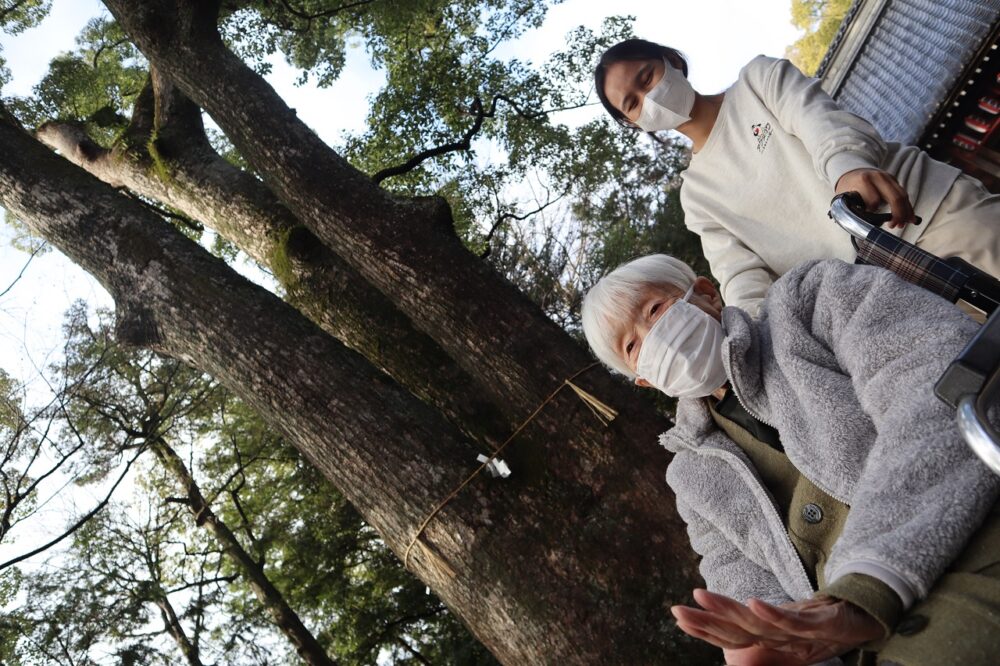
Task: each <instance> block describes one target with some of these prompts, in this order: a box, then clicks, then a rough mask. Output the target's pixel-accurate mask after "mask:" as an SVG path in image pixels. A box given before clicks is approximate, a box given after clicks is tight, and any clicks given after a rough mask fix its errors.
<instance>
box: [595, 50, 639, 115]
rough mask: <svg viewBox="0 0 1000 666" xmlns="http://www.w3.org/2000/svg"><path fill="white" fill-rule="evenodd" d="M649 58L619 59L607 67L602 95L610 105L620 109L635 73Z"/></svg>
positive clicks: (633, 80)
mask: <svg viewBox="0 0 1000 666" xmlns="http://www.w3.org/2000/svg"><path fill="white" fill-rule="evenodd" d="M647 62H649V60H619V61H618V62H615V63H612V64H610V65H608V67H607V70H606V71H607V74H606V75H605V78H604V95H605V96H606V97H607V98H608V101H609V102H611V104H612V106H614V107H615V108H616V109H618V110H621V108H622V103H623V102H624V101H625V95H627V94H628V93H629V90H630V89H631V87H632V84H633V83H634V82H635V75H636V73H637V72H638V71H639V68H641V67H642V66H643V65H644V64H646V63H647Z"/></svg>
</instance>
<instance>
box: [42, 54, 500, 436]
mask: <svg viewBox="0 0 1000 666" xmlns="http://www.w3.org/2000/svg"><path fill="white" fill-rule="evenodd" d="M154 104H155V115H154ZM36 135H37V136H38V138H39V139H40V140H41V141H43V142H44V143H46V144H47V145H49V146H50V147H52V148H54V149H56V150H58V151H59V153H60V154H61V155H63V156H64V157H66V158H67V159H69V160H70V161H71V162H73V163H74V164H77V165H79V166H81V167H83V168H85V169H86V170H87V171H89V172H90V173H92V174H94V175H95V176H97V177H98V178H100V179H101V180H103V181H104V182H106V183H108V184H109V185H112V186H113V187H125V188H127V189H129V190H130V191H132V192H135V193H136V194H139V195H141V196H143V197H146V198H148V199H152V200H156V201H159V202H162V203H163V204H165V205H167V206H169V207H170V208H173V209H176V210H178V211H180V212H182V213H183V214H184V215H186V216H187V217H189V218H192V219H196V220H199V221H202V222H204V223H205V224H207V225H208V226H209V227H211V228H212V229H214V230H215V231H216V232H218V233H219V234H220V235H222V236H223V237H224V238H226V239H228V240H229V241H231V242H233V243H234V244H236V245H237V246H238V247H239V248H240V249H241V250H243V251H244V252H246V253H247V255H249V256H250V257H251V258H252V259H254V260H255V261H257V262H258V263H259V264H261V265H263V266H267V267H268V268H269V269H270V270H271V272H272V273H273V274H274V276H275V277H276V279H277V280H278V282H279V283H280V284H281V286H282V287H283V288H284V289H285V292H286V296H287V300H288V302H289V303H291V304H292V305H294V306H295V307H296V308H297V309H298V310H300V311H301V312H302V313H303V314H305V315H306V316H307V317H309V318H310V319H312V320H313V321H314V322H316V323H317V324H319V325H320V327H322V328H323V330H325V331H327V332H328V333H330V334H331V335H333V336H334V337H336V338H338V339H339V340H341V341H343V342H344V343H345V344H347V345H348V346H349V347H351V348H352V349H354V350H355V351H357V352H359V353H361V354H362V355H364V356H365V357H366V358H368V359H369V360H370V361H371V362H372V363H373V364H374V365H376V366H377V367H379V368H381V369H383V370H385V371H386V372H387V373H388V374H389V375H390V376H391V377H392V378H393V379H395V380H396V381H397V382H398V383H400V384H401V385H403V386H405V387H406V388H408V389H409V390H410V391H412V392H413V394H414V395H416V396H417V397H419V398H420V399H421V400H423V401H424V402H427V403H428V404H430V405H432V406H434V407H435V408H436V409H437V410H438V411H440V412H441V413H442V414H444V416H445V417H446V418H448V419H449V420H450V421H451V422H452V423H454V424H456V425H457V426H458V427H459V428H461V429H462V430H463V431H464V432H466V433H468V434H470V435H471V436H473V437H474V438H476V439H478V440H480V441H483V442H486V443H488V444H492V445H496V444H499V440H500V438H501V436H502V435H503V434H504V433H505V432H509V430H510V428H511V424H510V423H509V422H508V421H507V419H505V418H504V417H503V414H501V413H500V411H499V410H498V409H497V408H496V407H495V406H493V404H492V403H490V402H489V401H488V400H486V399H485V397H484V394H485V391H484V387H483V386H482V384H481V383H480V382H479V381H478V380H476V379H475V378H474V377H472V376H471V375H469V373H467V372H465V370H463V369H462V368H461V367H459V366H458V364H457V363H455V362H454V361H453V360H452V359H451V358H450V357H449V356H448V355H447V354H445V353H444V351H443V350H442V349H441V348H440V347H439V346H438V345H437V343H435V342H434V341H433V340H432V339H431V338H430V337H429V336H427V335H425V334H424V333H421V332H420V331H417V330H415V329H414V327H413V324H412V323H411V322H410V320H409V318H408V317H406V316H405V315H404V314H403V313H401V312H400V311H399V310H398V309H396V307H395V305H393V304H392V302H391V301H389V300H388V299H387V298H386V297H385V296H384V295H383V294H382V293H381V292H380V291H378V290H377V289H375V288H374V287H372V286H371V285H369V284H368V283H367V282H365V280H364V279H363V278H362V277H360V276H359V275H358V274H357V272H356V271H355V270H354V269H353V268H351V267H350V265H348V264H347V263H346V262H345V261H343V260H342V259H341V258H340V257H338V256H337V255H336V254H335V253H334V252H332V251H331V250H330V249H329V248H328V247H326V246H325V245H324V244H323V243H322V242H321V241H320V240H319V239H318V238H316V236H315V235H313V234H312V233H311V232H310V231H308V230H307V229H306V228H305V227H303V226H302V224H301V223H300V222H299V221H298V220H297V219H296V218H295V216H294V215H292V214H291V213H290V212H289V211H288V209H287V208H285V207H284V206H283V205H282V204H281V203H280V202H279V201H278V200H277V198H276V197H275V196H274V195H273V194H272V193H271V191H270V190H268V189H267V187H266V186H265V185H264V184H263V183H261V182H260V180H259V179H257V178H256V177H254V176H253V175H252V174H249V173H246V172H244V171H242V170H240V169H238V168H236V167H235V166H233V165H231V164H230V163H228V162H227V161H226V160H225V159H223V158H222V157H221V156H220V155H219V154H218V153H217V152H216V151H215V150H214V149H213V148H212V146H211V145H210V144H209V142H208V139H207V137H206V135H205V130H204V126H203V124H202V121H201V109H199V108H198V107H197V106H196V105H194V104H193V103H191V102H190V101H189V100H188V99H187V98H185V97H184V96H183V95H182V94H181V93H180V91H178V90H177V89H176V88H174V86H173V85H171V84H170V82H169V81H168V80H167V79H165V78H164V77H162V76H160V75H159V73H158V72H156V70H155V69H153V71H152V79H151V81H150V82H149V83H148V85H147V87H146V88H145V89H144V90H143V93H142V94H141V95H140V98H139V101H138V102H137V103H136V105H135V108H134V110H133V117H132V122H131V123H130V126H129V129H128V131H127V132H126V133H125V135H124V137H123V139H122V140H121V141H119V142H118V144H116V146H115V147H114V148H113V149H111V150H109V149H106V148H103V147H102V146H99V145H97V144H96V143H95V142H94V141H93V140H92V139H91V138H90V137H89V136H88V135H87V134H86V132H85V130H84V129H83V128H82V127H80V126H78V125H74V124H68V123H57V122H51V123H46V124H44V125H42V126H41V127H39V128H38V130H37V132H36Z"/></svg>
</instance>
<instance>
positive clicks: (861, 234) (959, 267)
mask: <svg viewBox="0 0 1000 666" xmlns="http://www.w3.org/2000/svg"><path fill="white" fill-rule="evenodd" d="M829 215H830V217H831V218H832V219H833V221H834V222H836V223H837V224H838V225H839V226H840V227H841V228H842V229H844V230H845V231H847V233H849V234H850V235H851V242H852V243H853V244H854V249H855V250H856V251H857V254H858V259H857V263H861V264H870V265H874V266H881V267H882V268H886V269H888V270H891V271H892V272H894V273H896V274H897V275H899V276H900V277H901V278H903V279H904V280H906V281H907V282H911V283H913V284H916V285H918V286H921V287H924V288H925V289H928V290H930V291H933V292H934V293H936V294H938V295H939V296H941V297H942V298H945V299H947V300H949V301H951V302H952V303H957V302H958V301H959V300H962V301H965V302H966V303H968V304H969V305H971V306H973V307H975V308H978V309H979V310H981V311H982V312H983V313H984V314H985V315H986V317H987V319H986V321H985V323H984V324H983V325H982V327H981V328H980V329H979V332H978V333H977V334H976V335H975V336H974V337H973V338H972V340H970V341H969V343H968V344H967V345H966V347H965V349H963V350H962V352H961V353H960V354H959V355H958V356H957V357H955V359H954V360H953V361H952V362H951V364H950V365H949V366H948V368H947V369H946V370H945V372H944V374H942V375H941V377H940V379H938V381H937V383H936V384H935V386H934V393H935V395H937V397H938V398H939V399H941V400H942V401H943V402H945V403H946V404H948V405H949V406H951V407H952V408H954V409H955V410H956V421H957V424H958V429H959V431H960V432H961V433H962V437H963V438H964V439H965V441H966V442H967V443H968V445H969V446H970V447H971V448H972V450H973V451H974V452H975V453H976V455H977V456H979V458H980V459H981V460H982V461H983V463H985V464H986V465H987V466H988V467H989V468H990V469H992V470H993V471H994V472H995V473H996V474H998V475H1000V433H998V432H997V430H996V429H995V428H994V427H993V426H992V424H991V423H990V422H989V420H988V419H987V412H988V411H989V408H990V407H991V406H995V405H997V403H998V399H1000V314H998V313H997V311H998V305H1000V281H998V280H997V279H996V278H994V277H993V276H991V275H989V274H988V273H985V272H984V271H981V270H980V269H978V268H976V267H975V266H973V265H971V264H969V263H968V262H966V261H964V260H962V259H959V258H958V257H949V258H947V259H941V258H939V257H937V256H935V255H933V254H931V253H929V252H926V251H924V250H921V249H920V248H918V247H917V246H915V245H913V244H912V243H908V242H906V241H904V240H902V239H901V238H898V237H896V236H894V235H893V234H891V233H889V232H888V231H885V230H884V229H882V228H881V225H882V223H883V222H886V221H887V220H888V219H889V218H890V217H891V215H889V214H887V213H870V212H867V211H865V207H864V201H863V200H862V199H861V197H860V196H859V195H858V194H857V193H855V192H846V193H844V194H839V195H837V196H836V197H834V198H833V201H831V202H830V213H829ZM998 224H1000V220H998Z"/></svg>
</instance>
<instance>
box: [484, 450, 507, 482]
mask: <svg viewBox="0 0 1000 666" xmlns="http://www.w3.org/2000/svg"><path fill="white" fill-rule="evenodd" d="M476 460H477V461H479V462H481V463H484V462H486V461H489V464H488V465H487V466H486V470H487V471H488V472H489V473H490V476H492V477H493V478H494V479H495V478H497V477H500V478H501V479H506V478H507V477H508V476H510V467H508V466H507V463H505V462H504V461H503V460H501V459H500V458H487V457H486V456H484V455H483V454H481V453H480V454H479V455H478V456H476Z"/></svg>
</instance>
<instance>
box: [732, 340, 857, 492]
mask: <svg viewBox="0 0 1000 666" xmlns="http://www.w3.org/2000/svg"><path fill="white" fill-rule="evenodd" d="M733 363H734V361H733V351H732V347H729V367H730V368H732V367H734V365H733ZM729 389H730V390H731V391H732V392H733V395H735V396H736V400H737V401H738V402H739V403H740V405H742V407H743V409H745V410H746V411H747V414H749V415H750V416H752V417H754V418H755V419H757V420H758V421H760V422H761V423H763V424H764V425H767V426H770V427H772V428H774V429H775V430H777V431H778V437H781V430H780V429H779V428H778V426H776V425H774V424H773V423H770V422H768V421H765V420H764V419H763V418H761V417H760V416H759V415H758V414H757V413H756V412H754V411H753V410H752V409H750V408H749V407H748V406H747V403H746V401H745V400H743V397H742V396H741V395H740V392H739V391H737V390H736V381H735V380H734V379H733V378H732V377H730V378H729ZM786 451H787V449H786ZM785 455H788V454H787V453H786V454H785ZM796 469H798V468H797V467H796ZM798 471H799V474H802V476H806V475H805V474H804V473H803V472H802V470H800V469H799V470H798ZM806 478H807V479H809V480H810V481H812V483H813V485H815V486H816V487H817V488H819V489H820V490H822V491H823V492H824V493H826V494H827V495H829V496H830V497H832V498H833V499H835V500H837V501H838V502H840V503H841V504H846V505H848V506H850V505H851V503H850V502H848V501H847V498H846V497H841V496H840V495H839V494H837V493H834V492H833V491H832V490H830V489H829V488H827V487H826V485H825V484H822V483H818V482H817V481H816V479H813V478H810V477H808V476H806Z"/></svg>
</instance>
